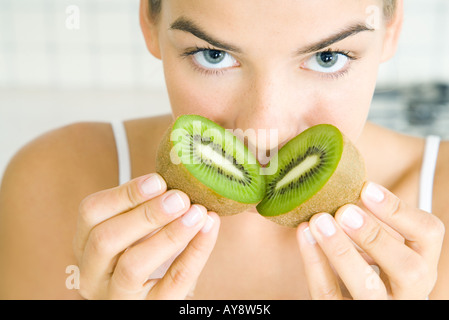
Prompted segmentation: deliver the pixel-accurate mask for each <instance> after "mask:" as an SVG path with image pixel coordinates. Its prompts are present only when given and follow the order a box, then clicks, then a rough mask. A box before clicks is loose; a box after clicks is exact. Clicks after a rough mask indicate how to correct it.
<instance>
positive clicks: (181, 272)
mask: <svg viewBox="0 0 449 320" xmlns="http://www.w3.org/2000/svg"><path fill="white" fill-rule="evenodd" d="M167 275H168V277H169V278H170V281H171V282H172V283H173V284H174V285H175V286H176V285H180V284H183V283H186V282H188V281H189V280H190V278H191V272H190V270H189V268H188V267H187V266H186V265H185V263H183V261H182V260H180V261H178V263H177V266H176V267H174V268H169V269H168V271H167Z"/></svg>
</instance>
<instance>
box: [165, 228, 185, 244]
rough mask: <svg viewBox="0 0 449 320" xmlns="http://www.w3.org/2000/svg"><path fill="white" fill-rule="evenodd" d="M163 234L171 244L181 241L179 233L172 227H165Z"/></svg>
mask: <svg viewBox="0 0 449 320" xmlns="http://www.w3.org/2000/svg"><path fill="white" fill-rule="evenodd" d="M164 234H165V237H166V239H167V241H168V242H169V243H170V244H171V245H175V246H177V245H178V244H179V243H180V242H181V239H180V236H179V233H177V232H175V230H174V229H173V228H165V230H164Z"/></svg>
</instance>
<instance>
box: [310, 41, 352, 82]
mask: <svg viewBox="0 0 449 320" xmlns="http://www.w3.org/2000/svg"><path fill="white" fill-rule="evenodd" d="M324 52H329V53H336V54H342V55H344V56H346V57H347V58H348V59H349V62H348V64H347V66H346V67H345V68H344V69H343V70H340V71H337V72H333V73H323V72H319V76H320V77H321V78H324V79H331V80H337V79H340V78H342V77H343V76H345V75H346V74H348V72H349V70H350V68H351V62H352V61H355V60H358V59H359V57H358V56H356V55H355V54H353V53H351V52H349V51H346V50H338V49H337V50H332V49H331V48H329V49H326V50H323V51H318V52H315V53H314V54H313V55H317V54H320V53H324ZM311 57H312V56H310V57H308V59H310V58H311ZM306 70H307V69H306ZM309 71H313V70H309Z"/></svg>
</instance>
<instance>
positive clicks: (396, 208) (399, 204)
mask: <svg viewBox="0 0 449 320" xmlns="http://www.w3.org/2000/svg"><path fill="white" fill-rule="evenodd" d="M387 208H388V209H387V212H388V213H389V216H390V217H394V216H396V215H397V214H399V213H400V212H402V211H403V210H404V209H405V203H404V202H403V201H401V199H399V198H398V197H396V196H392V197H391V200H390V201H389V206H387Z"/></svg>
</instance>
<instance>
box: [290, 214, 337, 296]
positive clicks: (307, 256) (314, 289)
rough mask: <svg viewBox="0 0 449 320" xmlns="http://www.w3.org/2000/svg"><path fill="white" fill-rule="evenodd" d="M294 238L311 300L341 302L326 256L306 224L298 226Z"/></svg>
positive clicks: (335, 280)
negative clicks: (295, 238)
mask: <svg viewBox="0 0 449 320" xmlns="http://www.w3.org/2000/svg"><path fill="white" fill-rule="evenodd" d="M296 237H297V239H298V243H299V248H300V253H301V256H302V261H303V265H304V271H305V274H306V279H307V284H308V287H309V293H310V296H311V298H312V299H315V300H341V299H342V298H343V296H342V293H341V290H340V286H339V284H338V281H337V279H336V277H335V274H334V272H333V270H332V268H331V266H330V265H329V261H328V260H327V258H326V255H325V254H324V253H323V251H322V250H321V248H320V246H319V245H318V244H317V242H316V240H315V238H314V237H313V235H312V233H311V232H310V228H309V224H308V223H307V222H305V223H302V224H300V225H299V226H298V229H297V232H296Z"/></svg>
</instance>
